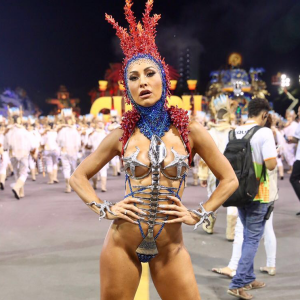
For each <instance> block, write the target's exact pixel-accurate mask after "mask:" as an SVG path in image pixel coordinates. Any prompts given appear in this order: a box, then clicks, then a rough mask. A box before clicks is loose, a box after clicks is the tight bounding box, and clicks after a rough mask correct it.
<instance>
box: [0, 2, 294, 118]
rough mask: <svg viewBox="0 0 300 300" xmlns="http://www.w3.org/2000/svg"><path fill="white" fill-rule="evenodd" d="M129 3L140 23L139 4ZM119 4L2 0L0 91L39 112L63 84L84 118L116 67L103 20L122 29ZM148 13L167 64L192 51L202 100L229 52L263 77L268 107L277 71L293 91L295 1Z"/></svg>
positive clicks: (180, 5)
mask: <svg viewBox="0 0 300 300" xmlns="http://www.w3.org/2000/svg"><path fill="white" fill-rule="evenodd" d="M134 2H135V3H134V6H133V10H134V11H135V13H136V16H137V18H138V19H140V18H141V16H142V12H143V10H144V4H145V1H143V0H136V1H134ZM124 3H125V1H124V0H98V1H89V0H86V1H77V0H73V1H69V0H60V1H58V0H43V1H40V0H39V1H36V0H19V1H14V0H11V1H8V0H1V1H0V88H5V87H11V88H16V87H17V86H20V87H23V88H24V89H25V90H27V92H28V95H29V97H30V98H32V100H33V101H34V102H36V103H37V104H38V105H40V106H41V107H42V108H43V107H45V104H44V102H45V99H46V98H49V97H54V96H55V93H56V91H57V90H58V87H59V86H60V85H61V84H64V85H66V86H67V88H68V90H69V91H70V93H71V96H73V97H75V98H80V99H81V106H82V108H83V112H84V113H88V109H89V106H90V99H89V96H88V92H89V91H90V90H91V89H92V88H93V87H97V83H98V80H100V79H103V78H104V72H105V70H106V69H107V68H108V67H109V63H111V62H121V60H122V52H121V51H120V47H119V43H118V40H117V38H116V37H115V31H114V30H113V29H112V27H111V25H109V24H108V23H107V22H106V21H105V19H104V14H105V12H107V13H108V14H111V15H113V17H115V19H116V20H117V21H118V22H119V23H120V24H121V25H122V26H126V25H127V24H126V21H125V18H124V14H123V6H124ZM153 12H154V13H158V14H161V15H162V19H161V20H160V22H159V25H158V27H157V31H158V33H157V45H158V47H159V50H160V52H161V55H162V56H163V57H165V58H166V62H167V63H169V64H171V65H173V66H176V64H177V56H176V53H177V50H178V49H179V48H180V47H182V45H191V46H192V48H191V49H192V51H193V54H192V56H193V60H192V61H191V69H192V72H191V77H195V78H196V79H198V80H199V86H198V90H199V92H200V93H201V94H204V93H205V89H206V87H207V84H208V81H209V73H210V72H211V71H212V70H218V69H220V68H221V67H224V66H226V61H227V57H228V55H229V54H230V53H231V52H233V51H235V52H239V53H241V54H242V56H243V67H244V68H245V69H246V70H249V68H250V67H263V68H264V69H265V70H266V73H265V75H264V77H263V78H264V79H265V80H266V81H267V83H268V86H269V90H270V91H271V96H270V100H274V99H275V98H276V97H277V91H276V89H275V88H274V87H271V86H270V82H271V77H272V75H275V74H276V73H277V72H279V71H280V72H285V73H287V74H289V75H290V77H291V78H292V84H293V85H294V87H295V86H299V78H298V77H299V74H300V18H299V15H300V1H298V0H284V1H283V0H276V1H274V0H260V1H258V0H251V1H244V0H230V1H229V0H214V1H211V0H208V1H202V0H198V1H194V0H190V1H185V0H155V2H154V9H153ZM192 79H194V78H192ZM299 96H300V95H299ZM286 106H288V104H287V105H286ZM45 109H46V108H45Z"/></svg>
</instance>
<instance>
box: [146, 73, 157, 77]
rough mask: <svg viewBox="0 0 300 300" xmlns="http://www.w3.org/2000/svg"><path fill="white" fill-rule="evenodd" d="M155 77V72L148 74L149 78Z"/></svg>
mask: <svg viewBox="0 0 300 300" xmlns="http://www.w3.org/2000/svg"><path fill="white" fill-rule="evenodd" d="M154 75H155V72H149V73H147V77H152V76H154Z"/></svg>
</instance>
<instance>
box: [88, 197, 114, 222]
mask: <svg viewBox="0 0 300 300" xmlns="http://www.w3.org/2000/svg"><path fill="white" fill-rule="evenodd" d="M86 205H89V206H93V205H95V206H96V207H98V208H99V209H100V212H99V221H101V220H102V219H105V217H106V215H107V212H109V213H110V214H112V215H114V216H116V214H115V213H113V212H112V211H111V209H110V208H111V207H112V206H113V205H114V203H112V202H109V201H106V200H104V202H103V203H97V202H95V201H93V202H91V203H86Z"/></svg>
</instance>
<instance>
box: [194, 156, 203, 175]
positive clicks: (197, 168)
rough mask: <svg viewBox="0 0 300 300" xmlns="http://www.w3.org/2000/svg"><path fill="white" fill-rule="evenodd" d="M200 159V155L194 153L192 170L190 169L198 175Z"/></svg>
mask: <svg viewBox="0 0 300 300" xmlns="http://www.w3.org/2000/svg"><path fill="white" fill-rule="evenodd" d="M200 160H201V158H200V156H199V155H198V154H196V155H195V156H194V164H195V166H194V167H193V170H192V171H193V174H197V175H198V172H199V164H200Z"/></svg>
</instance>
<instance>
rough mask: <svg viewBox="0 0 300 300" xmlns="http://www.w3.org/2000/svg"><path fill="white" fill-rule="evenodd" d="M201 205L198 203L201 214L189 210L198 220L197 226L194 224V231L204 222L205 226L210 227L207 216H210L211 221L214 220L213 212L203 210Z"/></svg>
mask: <svg viewBox="0 0 300 300" xmlns="http://www.w3.org/2000/svg"><path fill="white" fill-rule="evenodd" d="M202 203H203V202H202ZM202 203H200V209H201V212H200V211H199V210H196V209H189V211H190V212H192V213H194V214H195V215H196V216H198V217H199V218H200V221H199V222H198V223H197V224H195V227H194V230H196V229H197V228H198V226H199V225H201V224H202V223H204V222H206V223H207V226H209V225H210V220H209V216H211V217H212V218H213V219H215V218H216V217H215V215H214V212H213V211H209V212H207V211H206V210H205V208H204V207H203V206H202Z"/></svg>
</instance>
